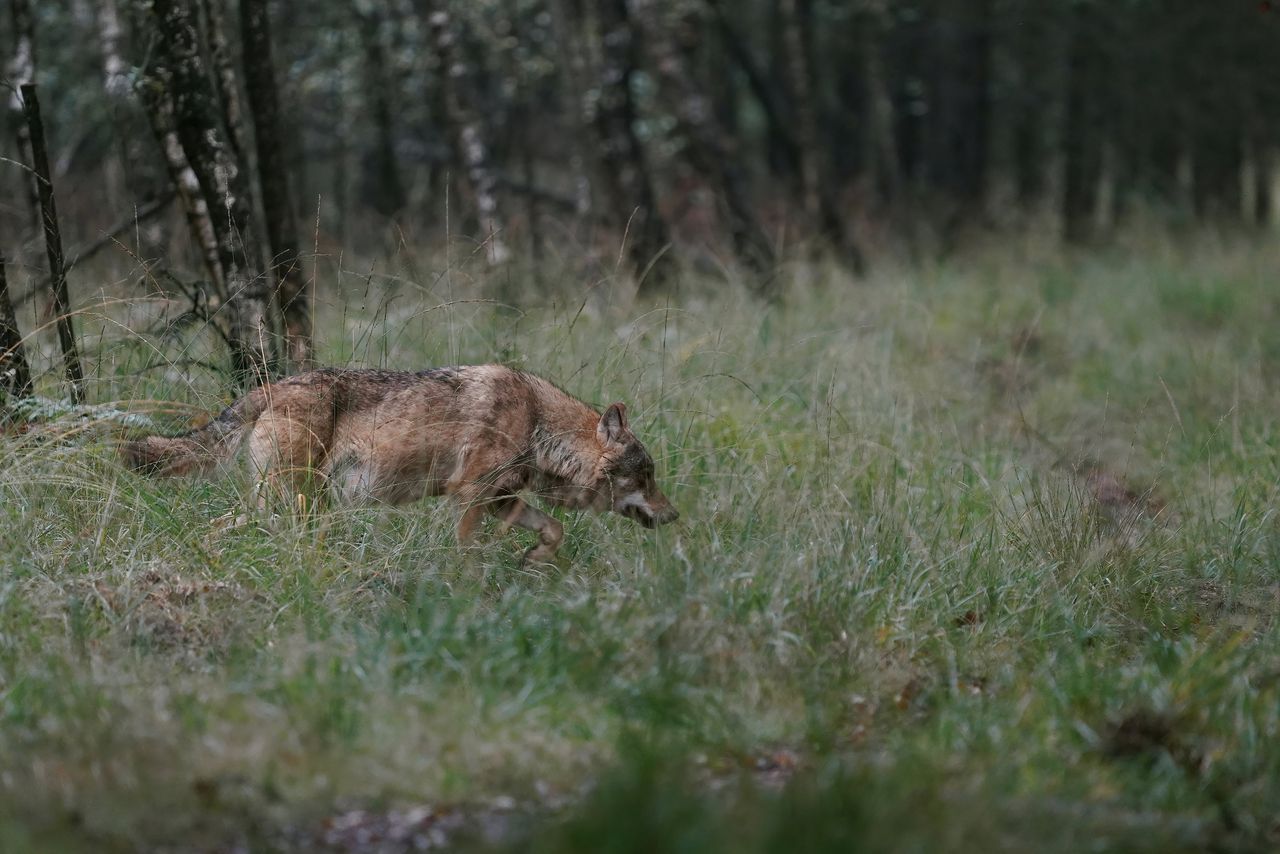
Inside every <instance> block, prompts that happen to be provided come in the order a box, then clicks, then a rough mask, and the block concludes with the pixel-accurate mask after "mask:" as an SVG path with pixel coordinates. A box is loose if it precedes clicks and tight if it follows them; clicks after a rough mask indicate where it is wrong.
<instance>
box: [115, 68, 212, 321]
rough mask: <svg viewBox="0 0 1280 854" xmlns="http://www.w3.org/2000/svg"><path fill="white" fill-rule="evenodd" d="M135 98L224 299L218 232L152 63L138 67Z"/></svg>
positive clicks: (169, 97) (161, 79)
mask: <svg viewBox="0 0 1280 854" xmlns="http://www.w3.org/2000/svg"><path fill="white" fill-rule="evenodd" d="M134 85H135V86H136V88H137V92H138V98H139V100H140V101H141V102H142V106H143V112H145V113H146V116H147V123H148V124H149V125H150V127H151V134H152V136H153V137H155V140H156V145H157V146H159V148H160V153H161V154H162V155H163V156H164V162H165V167H166V168H167V169H168V170H169V180H170V181H172V182H173V186H174V188H175V189H176V190H177V192H178V198H179V199H180V200H181V202H182V211H183V213H184V214H185V215H186V218H187V228H188V229H189V230H190V232H191V238H192V241H193V242H194V243H195V245H196V247H197V249H198V250H199V251H200V259H201V260H202V261H203V262H204V267H205V272H206V273H208V274H209V283H210V286H211V289H212V291H213V292H214V293H215V294H217V295H218V297H219V298H220V299H221V300H223V301H225V300H226V296H227V290H226V279H225V276H224V275H223V272H222V262H221V261H220V260H219V258H218V236H217V234H215V233H214V230H213V220H212V218H211V217H210V216H209V205H208V204H207V203H206V202H205V198H204V193H203V192H202V191H201V189H200V180H199V179H198V178H196V173H195V171H194V170H193V169H192V168H191V164H190V163H188V162H187V155H186V152H184V151H183V150H182V142H181V141H180V140H179V139H178V130H177V119H176V118H175V117H174V110H173V97H172V93H171V91H170V88H171V83H170V81H168V80H166V79H165V75H164V74H163V73H162V72H161V71H160V70H158V69H157V68H156V67H155V66H154V65H149V66H147V67H146V68H143V69H141V71H140V73H139V75H138V78H137V82H136V83H135V84H134Z"/></svg>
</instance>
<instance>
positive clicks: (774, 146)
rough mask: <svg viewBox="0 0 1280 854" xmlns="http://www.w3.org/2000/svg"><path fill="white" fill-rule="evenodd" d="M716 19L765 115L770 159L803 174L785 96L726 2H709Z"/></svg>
mask: <svg viewBox="0 0 1280 854" xmlns="http://www.w3.org/2000/svg"><path fill="white" fill-rule="evenodd" d="M707 5H708V6H709V7H710V8H711V13H712V16H713V17H714V19H715V23H716V28H717V29H718V30H719V31H720V38H721V41H722V42H723V43H724V47H725V50H726V51H727V52H728V54H729V56H730V57H731V58H732V59H733V62H734V64H735V65H737V66H738V70H739V71H741V72H742V75H743V77H744V78H746V81H747V87H748V88H749V89H750V90H751V94H752V95H754V96H755V99H756V102H757V103H759V105H760V109H761V110H762V111H763V112H764V117H765V125H766V127H767V129H768V130H767V134H768V136H767V139H768V146H769V152H770V155H769V159H770V163H771V165H773V166H774V167H775V171H776V167H778V166H779V165H780V164H779V163H778V161H785V163H786V165H787V168H788V169H790V170H791V171H792V172H794V173H797V174H798V173H799V171H800V157H801V155H800V144H799V143H798V142H797V141H796V136H795V134H794V133H793V132H792V123H791V120H790V117H789V115H788V113H787V110H786V106H785V105H784V104H783V103H782V96H781V95H780V94H779V92H778V89H777V87H776V86H774V84H773V82H772V80H771V79H770V77H769V75H767V74H766V73H765V72H764V71H763V70H762V69H761V68H760V65H759V63H757V62H756V59H755V57H754V56H753V55H752V53H751V48H750V47H749V46H748V45H747V43H746V40H745V39H744V37H743V36H742V35H741V34H740V33H739V32H738V31H737V30H736V29H735V28H734V26H733V23H732V21H730V20H729V16H728V13H726V12H725V9H724V4H723V0H707Z"/></svg>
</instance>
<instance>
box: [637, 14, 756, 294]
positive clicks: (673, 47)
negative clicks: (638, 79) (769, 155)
mask: <svg viewBox="0 0 1280 854" xmlns="http://www.w3.org/2000/svg"><path fill="white" fill-rule="evenodd" d="M636 5H637V7H638V8H639V9H640V10H641V12H642V17H641V18H640V20H641V22H642V24H643V25H644V35H645V40H644V41H645V44H646V45H647V46H648V48H649V51H650V53H651V54H652V56H653V60H654V62H653V65H654V68H655V70H656V73H657V77H658V80H659V82H660V83H661V84H662V87H663V88H664V89H665V90H666V91H667V93H668V94H669V96H670V97H669V101H670V102H672V103H673V104H674V106H675V113H676V118H677V121H678V122H679V126H678V127H679V130H680V131H681V133H682V134H683V136H684V137H685V146H684V151H685V154H686V156H687V157H688V160H689V163H690V165H691V166H692V167H693V168H694V169H695V170H696V171H698V172H699V173H701V174H702V175H704V176H706V177H707V179H708V180H709V181H710V182H711V184H712V187H713V189H714V190H715V192H716V196H717V201H718V202H719V203H720V206H721V207H722V215H723V218H724V220H725V223H726V225H727V227H728V230H729V235H730V238H731V240H732V242H733V248H734V253H735V254H736V255H737V257H738V259H739V260H740V261H741V262H742V263H743V264H744V265H746V266H747V267H748V268H749V269H751V270H754V271H756V272H763V271H766V270H768V269H769V268H771V267H772V266H773V265H774V263H775V258H774V253H773V246H772V245H771V244H770V243H769V239H768V237H767V235H766V234H765V232H764V229H762V228H761V227H760V223H759V221H758V220H757V219H756V216H755V212H754V210H753V209H752V206H751V203H750V201H749V200H748V198H747V192H746V187H745V179H744V178H743V176H742V171H741V169H740V168H739V166H738V153H737V152H736V151H734V150H732V149H733V145H732V142H731V140H730V139H729V137H728V135H727V134H726V133H725V132H724V129H723V128H722V127H720V126H719V121H718V118H719V117H718V116H717V115H716V113H715V111H714V109H713V108H712V105H711V101H710V99H709V98H708V97H707V95H706V93H705V92H704V91H703V90H702V87H701V86H700V85H699V83H698V82H697V80H696V79H695V78H694V76H693V74H691V73H690V71H689V65H690V63H691V62H693V61H695V60H696V58H697V56H698V54H699V52H700V50H701V48H702V46H703V45H702V24H701V21H699V20H698V19H697V18H696V17H695V16H693V15H689V14H685V15H684V16H683V17H680V18H675V16H674V15H671V14H670V12H669V10H668V7H667V6H666V4H663V3H656V2H652V0H640V2H637V4H636ZM673 18H674V19H673Z"/></svg>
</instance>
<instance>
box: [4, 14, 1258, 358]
mask: <svg viewBox="0 0 1280 854" xmlns="http://www.w3.org/2000/svg"><path fill="white" fill-rule="evenodd" d="M0 2H4V3H7V4H8V6H9V8H8V10H7V13H8V15H7V18H8V20H7V26H5V27H4V29H3V32H4V33H5V38H4V40H3V41H4V45H3V49H4V50H5V51H7V54H8V55H7V63H6V64H7V75H6V76H7V79H8V82H9V84H10V89H9V91H6V93H5V94H6V98H7V99H8V101H9V106H10V109H9V110H8V111H7V112H6V116H7V118H6V126H7V129H6V134H5V140H4V148H5V152H4V153H5V156H6V157H8V158H10V159H12V160H17V161H21V162H27V161H28V159H29V145H30V142H29V140H28V139H26V134H27V133H28V130H27V128H26V125H25V124H24V122H23V121H22V120H21V119H22V114H21V104H20V103H19V102H18V101H17V99H16V86H17V84H18V83H22V82H28V81H29V80H32V79H34V80H35V81H36V82H37V83H38V84H39V88H40V91H41V92H42V98H43V101H44V104H45V108H44V109H45V114H46V123H47V124H48V125H49V128H50V137H51V146H52V150H53V152H54V153H55V157H54V163H55V166H54V171H55V173H56V174H55V180H54V182H55V184H56V186H57V187H58V191H59V193H60V196H61V200H60V206H61V209H62V217H63V219H64V222H65V225H64V230H66V231H68V232H69V233H70V234H72V235H79V237H80V238H81V241H80V242H82V243H86V242H88V241H89V239H91V238H93V237H96V236H100V235H102V234H104V233H105V232H108V231H110V230H111V229H112V228H114V227H116V226H117V225H118V224H119V222H120V221H121V219H122V218H123V220H124V221H125V222H127V221H128V219H129V217H131V216H133V215H135V213H136V211H137V210H138V209H139V206H141V205H144V204H147V203H148V202H154V201H156V200H163V199H167V198H168V197H169V196H170V194H172V195H173V196H174V197H175V198H176V199H177V200H178V204H180V206H181V209H182V211H183V212H184V214H185V217H186V229H185V230H184V233H183V234H182V235H181V236H182V238H183V240H184V242H185V243H186V244H187V245H189V246H191V247H194V248H195V251H194V252H193V253H192V258H193V259H198V260H196V261H195V263H194V264H193V265H192V266H193V267H195V266H200V267H203V270H204V275H205V277H206V278H207V279H208V281H209V282H210V283H211V284H212V285H213V287H214V289H215V292H216V293H217V294H218V295H219V296H220V298H221V299H223V300H225V301H227V302H228V304H229V305H231V307H232V309H233V310H232V311H231V312H230V315H231V316H232V320H231V321H230V322H229V325H228V331H227V335H228V338H229V340H228V344H229V345H230V346H231V349H232V351H233V352H235V353H238V354H239V357H238V359H239V361H238V365H239V370H240V371H241V372H242V373H245V372H249V371H250V370H251V369H252V366H253V364H255V363H257V362H259V361H262V360H265V359H269V358H270V357H271V354H270V353H268V352H267V350H268V349H270V348H271V346H274V345H269V344H267V343H264V342H266V341H267V339H268V338H269V337H270V336H268V335H267V331H268V330H269V329H270V328H271V327H272V324H273V323H279V324H280V325H281V327H282V334H281V336H280V337H281V339H282V340H283V341H284V342H285V344H284V345H283V347H284V349H285V351H286V353H285V354H286V355H288V356H289V357H290V358H292V359H293V360H295V361H297V362H305V361H306V359H307V358H308V356H309V348H308V343H307V329H308V324H309V318H308V306H307V304H306V294H305V287H304V284H303V280H302V277H301V275H300V270H299V269H298V264H297V258H298V253H299V246H300V244H301V243H306V244H307V248H308V250H310V248H311V244H313V243H320V244H322V246H323V247H330V246H348V247H351V246H357V245H367V242H368V241H370V240H378V239H384V240H385V239H387V236H388V235H395V237H394V239H395V240H397V241H400V242H402V243H406V242H412V243H414V244H418V245H432V244H433V242H435V243H438V242H439V241H440V240H442V239H444V238H445V237H446V234H447V236H448V237H449V238H450V239H452V240H455V241H456V240H459V239H463V240H467V241H470V242H471V244H472V245H473V247H474V254H475V255H476V256H477V257H482V258H483V259H484V260H485V261H486V262H487V263H489V264H492V265H503V264H508V263H512V261H513V260H515V259H524V260H528V261H530V262H531V263H532V264H535V265H536V263H537V262H539V261H541V260H543V259H547V258H548V257H549V256H554V257H555V259H557V260H558V261H560V262H562V263H564V264H566V265H568V268H569V269H572V270H574V271H576V272H579V273H581V274H583V275H590V271H591V270H592V268H593V267H594V268H598V272H611V271H612V270H613V269H614V268H615V265H617V264H618V262H619V261H621V263H622V265H623V268H624V269H625V270H626V271H627V272H628V273H629V274H631V275H633V276H634V277H635V278H636V279H637V280H638V281H639V282H640V287H641V288H642V290H644V289H655V288H662V287H664V286H665V285H667V284H669V283H670V282H671V281H672V280H673V277H674V276H675V275H676V274H677V271H678V270H679V269H681V268H682V267H683V266H687V265H689V264H694V265H702V266H704V267H707V268H713V269H721V270H734V269H737V270H745V271H750V272H751V273H753V274H755V275H752V276H751V278H750V280H751V281H758V282H760V283H761V285H760V287H761V288H762V289H764V290H768V289H770V288H771V287H774V286H773V285H771V284H770V283H771V282H774V281H776V279H775V278H774V277H772V276H770V275H769V273H770V271H771V270H773V269H775V267H776V265H777V263H778V261H779V259H781V258H785V257H794V256H796V255H800V254H809V253H815V252H821V253H824V254H829V255H831V256H833V257H836V258H839V259H842V260H843V261H844V262H845V263H847V264H849V265H850V266H852V267H854V268H858V267H860V266H861V265H862V264H863V263H864V262H865V260H866V259H867V258H868V257H873V256H875V255H876V254H878V253H881V252H884V251H894V252H904V251H905V252H937V251H946V250H947V249H948V248H950V247H952V246H954V245H957V243H959V242H961V241H963V240H965V239H967V238H970V237H972V236H975V235H980V234H982V233H988V232H993V231H996V232H998V231H1001V230H1006V229H1027V228H1033V229H1038V230H1042V231H1043V232H1044V233H1046V234H1052V235H1055V236H1058V237H1061V238H1063V239H1065V240H1068V241H1091V240H1096V239H1100V238H1103V237H1105V236H1106V235H1107V234H1108V233H1110V232H1111V231H1112V230H1113V229H1114V228H1116V227H1117V226H1118V225H1120V224H1122V223H1124V222H1125V221H1126V220H1128V219H1132V218H1135V217H1136V216H1138V215H1141V216H1142V217H1144V218H1145V219H1150V220H1154V221H1155V222H1157V223H1161V224H1164V225H1167V226H1171V227H1176V226H1178V225H1181V224H1185V223H1192V222H1200V221H1209V222H1212V223H1214V224H1222V225H1225V226H1229V227H1236V226H1238V227H1246V226H1247V227H1258V226H1265V225H1266V224H1268V223H1269V222H1270V219H1271V216H1272V207H1273V205H1272V189H1273V184H1274V178H1275V165H1274V155H1275V150H1276V146H1277V143H1278V142H1280V127H1278V123H1280V114H1278V112H1277V111H1276V110H1275V105H1276V104H1277V103H1280V99H1278V98H1277V95H1280V92H1278V91H1277V89H1278V88H1280V73H1277V72H1278V71H1280V69H1278V68H1277V65H1278V64H1280V59H1278V56H1280V54H1278V53H1277V50H1276V48H1277V47H1278V46H1280V41H1278V37H1280V10H1277V11H1272V9H1271V4H1270V3H1266V2H1263V3H1259V2H1256V0H1223V2H1204V0H1163V2H1160V1H1159V0H1108V2H1104V1H1103V0H845V2H838V1H837V0H465V1H464V0H348V2H333V0H270V2H268V0H59V1H58V2H54V0H0ZM30 185H31V181H30V176H28V175H26V174H25V173H24V172H22V171H21V170H18V169H14V168H0V188H3V202H2V207H0V243H2V244H3V245H0V249H4V250H5V251H7V252H8V253H9V254H10V255H11V256H12V255H14V254H15V253H18V254H19V255H20V256H21V254H22V253H24V252H30V251H32V250H31V247H32V246H34V245H35V235H36V233H37V224H38V220H37V219H36V214H35V213H34V210H35V207H34V202H33V199H34V193H35V191H34V189H33V188H32V187H31V186H30ZM304 223H305V224H304ZM774 295H776V294H774ZM273 315H279V318H280V319H279V320H273V319H272V318H273Z"/></svg>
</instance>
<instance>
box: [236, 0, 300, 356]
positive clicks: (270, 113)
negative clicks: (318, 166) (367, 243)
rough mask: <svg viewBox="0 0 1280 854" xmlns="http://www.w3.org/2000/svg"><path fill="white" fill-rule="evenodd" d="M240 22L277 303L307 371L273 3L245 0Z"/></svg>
mask: <svg viewBox="0 0 1280 854" xmlns="http://www.w3.org/2000/svg"><path fill="white" fill-rule="evenodd" d="M240 24H241V28H242V41H243V44H242V47H243V50H244V71H245V84H246V88H247V90H248V94H249V109H250V110H251V111H252V112H253V127H254V140H255V141H256V142H257V151H258V182H259V185H260V186H261V188H262V208H263V213H264V214H265V216H266V219H267V223H266V225H267V242H268V244H269V247H270V253H271V270H272V273H273V274H274V277H275V282H276V287H275V294H276V305H277V306H278V307H279V310H280V317H281V322H282V326H283V327H284V343H285V352H286V354H287V356H288V359H289V362H290V363H291V364H292V365H293V366H294V367H295V368H296V367H302V366H306V365H309V364H310V363H311V349H312V345H311V300H310V296H309V295H308V294H307V283H306V279H305V278H304V277H303V275H302V262H301V260H300V259H299V258H298V224H297V223H298V221H297V218H296V217H295V216H294V211H293V204H292V196H291V195H290V193H289V167H288V164H287V163H286V161H285V155H284V145H283V143H282V141H281V133H280V105H279V93H278V90H277V88H276V78H275V66H274V64H273V62H272V59H271V25H270V19H269V17H268V14H267V0H240Z"/></svg>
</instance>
